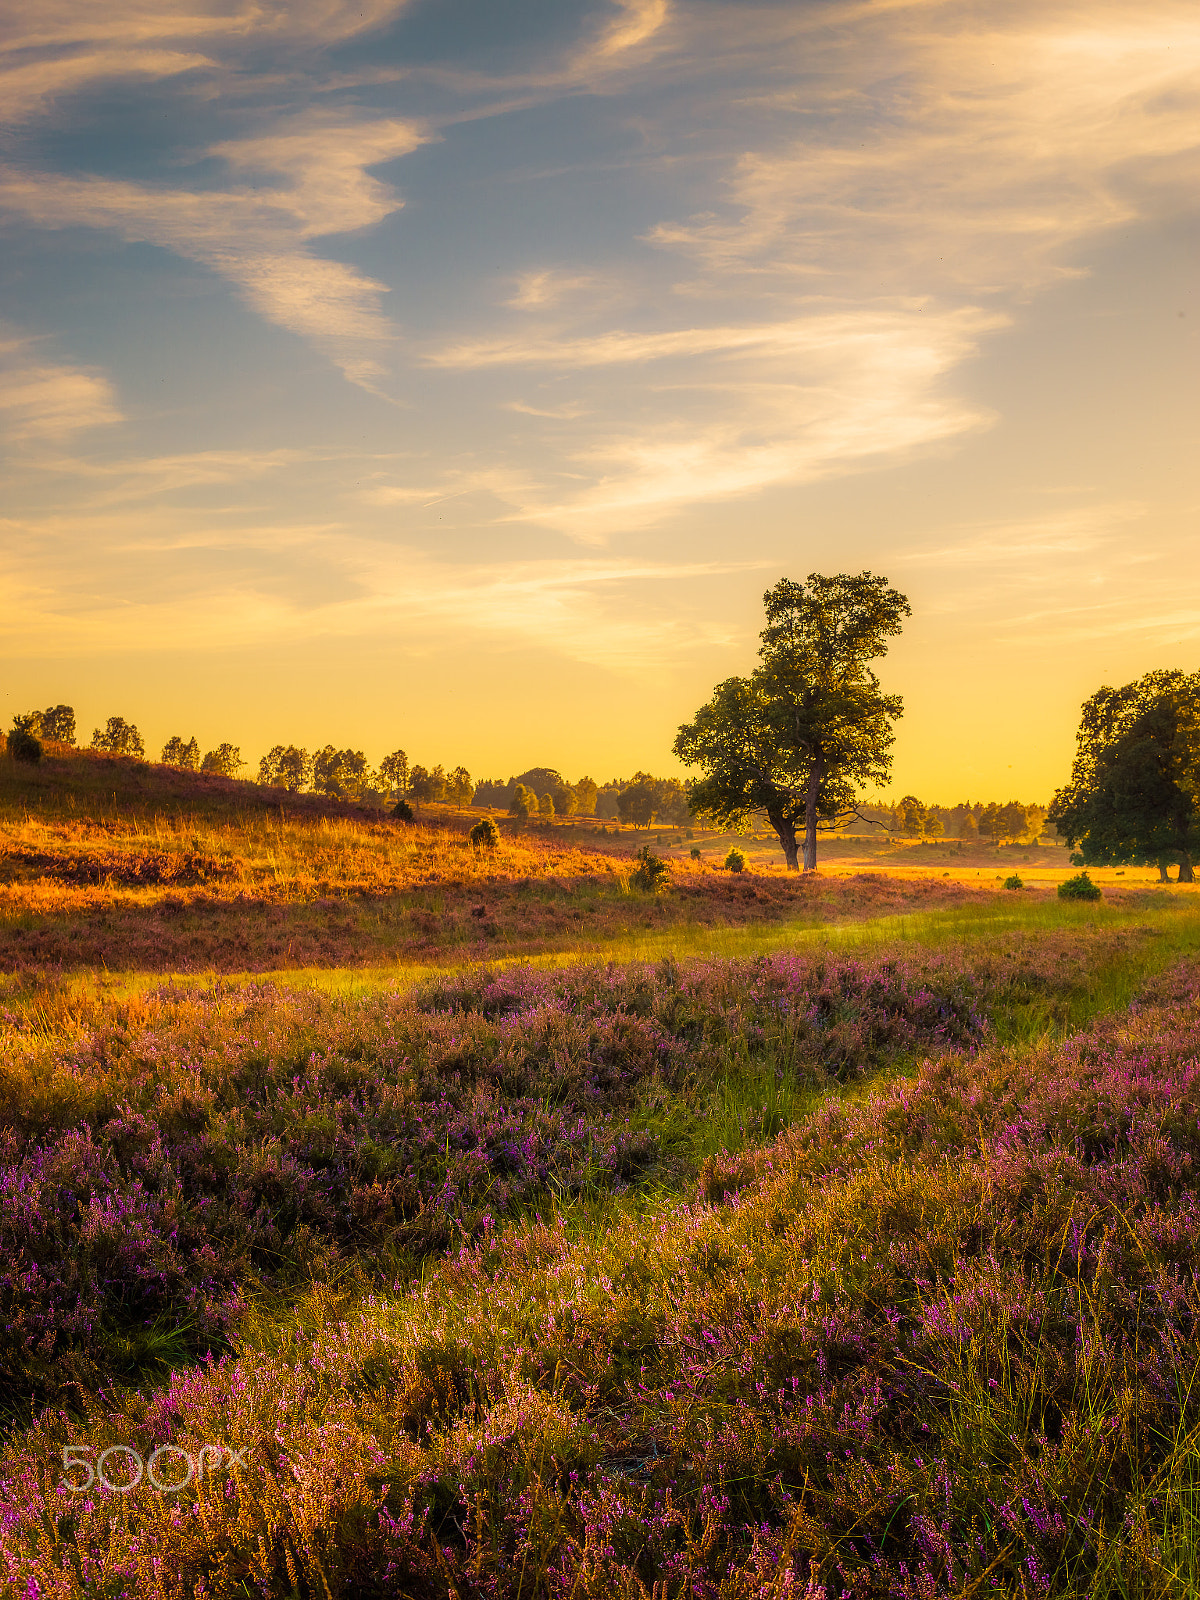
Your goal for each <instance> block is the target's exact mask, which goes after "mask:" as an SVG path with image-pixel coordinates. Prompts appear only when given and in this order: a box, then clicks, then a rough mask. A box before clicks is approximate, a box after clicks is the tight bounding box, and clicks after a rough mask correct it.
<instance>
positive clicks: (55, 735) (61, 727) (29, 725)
mask: <svg viewBox="0 0 1200 1600" xmlns="http://www.w3.org/2000/svg"><path fill="white" fill-rule="evenodd" d="M13 727H14V728H15V729H17V730H18V732H21V733H31V734H32V735H33V737H34V738H35V739H45V740H48V741H49V742H50V743H51V744H74V743H75V711H74V708H73V707H72V706H61V705H60V706H47V708H46V709H45V711H26V712H23V713H21V714H20V715H18V716H15V717H14V718H13Z"/></svg>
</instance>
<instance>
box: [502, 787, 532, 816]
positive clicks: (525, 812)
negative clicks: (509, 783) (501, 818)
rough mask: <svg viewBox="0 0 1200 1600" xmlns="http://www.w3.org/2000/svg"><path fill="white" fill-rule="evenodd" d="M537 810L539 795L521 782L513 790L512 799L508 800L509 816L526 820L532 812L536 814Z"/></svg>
mask: <svg viewBox="0 0 1200 1600" xmlns="http://www.w3.org/2000/svg"><path fill="white" fill-rule="evenodd" d="M537 810H538V797H537V795H536V794H534V792H533V791H532V789H527V788H526V787H525V785H524V784H523V783H519V784H518V785H517V787H516V788H515V789H514V790H513V793H512V799H511V800H510V801H509V802H508V814H509V816H510V817H516V818H517V819H518V821H520V822H524V821H525V819H526V817H528V816H530V815H531V814H532V815H534V816H536V815H537Z"/></svg>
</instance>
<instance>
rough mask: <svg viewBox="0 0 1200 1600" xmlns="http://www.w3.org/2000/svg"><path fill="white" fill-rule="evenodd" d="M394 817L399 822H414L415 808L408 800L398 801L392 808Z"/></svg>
mask: <svg viewBox="0 0 1200 1600" xmlns="http://www.w3.org/2000/svg"><path fill="white" fill-rule="evenodd" d="M392 815H393V817H395V819H396V821H397V822H411V821H412V820H413V808H412V807H411V806H410V805H409V803H408V801H407V800H397V801H396V804H395V805H394V806H393V807H392Z"/></svg>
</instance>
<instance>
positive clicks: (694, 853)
mask: <svg viewBox="0 0 1200 1600" xmlns="http://www.w3.org/2000/svg"><path fill="white" fill-rule="evenodd" d="M699 859H700V846H699V845H698V844H694V845H693V846H692V860H693V861H699Z"/></svg>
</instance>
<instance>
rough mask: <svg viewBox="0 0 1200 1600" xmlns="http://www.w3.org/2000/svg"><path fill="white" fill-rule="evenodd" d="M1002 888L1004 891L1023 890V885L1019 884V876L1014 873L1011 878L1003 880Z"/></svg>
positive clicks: (1017, 873)
mask: <svg viewBox="0 0 1200 1600" xmlns="http://www.w3.org/2000/svg"><path fill="white" fill-rule="evenodd" d="M1004 887H1005V888H1006V889H1023V888H1024V887H1025V885H1024V884H1023V883H1022V882H1021V874H1020V873H1019V872H1014V873H1013V875H1012V877H1011V878H1005V880H1004Z"/></svg>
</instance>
